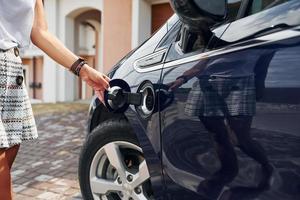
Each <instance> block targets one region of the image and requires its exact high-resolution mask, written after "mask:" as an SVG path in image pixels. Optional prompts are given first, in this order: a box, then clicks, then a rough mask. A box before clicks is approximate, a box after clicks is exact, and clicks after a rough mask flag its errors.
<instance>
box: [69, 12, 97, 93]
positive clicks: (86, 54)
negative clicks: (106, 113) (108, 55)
mask: <svg viewBox="0 0 300 200" xmlns="http://www.w3.org/2000/svg"><path fill="white" fill-rule="evenodd" d="M66 18H67V19H66V44H67V45H68V46H69V47H73V51H74V52H75V53H76V54H77V55H78V56H80V57H83V58H84V59H85V60H86V61H87V62H88V64H89V65H90V66H91V67H93V68H95V69H97V70H99V67H98V66H99V64H100V35H101V12H100V11H99V10H97V9H93V8H80V9H77V10H75V11H72V12H71V13H70V14H68V15H67V17H66ZM93 94H94V91H93V90H92V88H90V87H89V86H87V85H86V84H85V82H83V81H82V80H81V79H80V78H76V79H75V91H74V96H75V99H89V98H91V97H92V96H93Z"/></svg>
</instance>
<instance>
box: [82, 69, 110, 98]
mask: <svg viewBox="0 0 300 200" xmlns="http://www.w3.org/2000/svg"><path fill="white" fill-rule="evenodd" d="M79 76H80V78H82V80H84V81H85V82H86V83H87V84H88V85H89V86H91V87H92V88H93V89H94V90H95V94H96V95H97V97H98V98H99V99H100V101H101V102H102V103H103V102H104V94H103V93H104V91H105V90H106V89H108V88H109V81H110V79H109V78H108V77H107V76H106V75H105V74H102V73H100V72H98V71H97V70H95V69H93V68H92V67H90V66H88V65H87V64H85V65H83V66H82V68H81V70H80V73H79Z"/></svg>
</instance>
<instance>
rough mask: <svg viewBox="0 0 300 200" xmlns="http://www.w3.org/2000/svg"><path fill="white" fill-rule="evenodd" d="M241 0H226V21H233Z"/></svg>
mask: <svg viewBox="0 0 300 200" xmlns="http://www.w3.org/2000/svg"><path fill="white" fill-rule="evenodd" d="M241 3H242V0H228V3H227V22H231V21H234V20H235V19H236V17H237V15H238V12H239V9H240V7H241Z"/></svg>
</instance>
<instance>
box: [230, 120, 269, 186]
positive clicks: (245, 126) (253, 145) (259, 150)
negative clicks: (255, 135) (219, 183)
mask: <svg viewBox="0 0 300 200" xmlns="http://www.w3.org/2000/svg"><path fill="white" fill-rule="evenodd" d="M228 121H229V125H230V127H231V129H232V130H233V131H234V133H235V135H236V138H237V140H238V144H239V148H240V149H241V150H242V151H243V152H244V153H245V154H247V155H248V156H249V157H251V158H253V159H254V160H256V161H257V162H258V163H259V164H261V167H262V172H263V177H262V179H261V182H260V183H259V187H269V180H270V179H271V176H272V173H273V167H272V166H271V165H270V163H269V160H268V157H267V154H266V152H265V150H264V148H263V147H262V146H261V144H260V143H259V142H258V141H256V140H254V139H252V137H251V135H250V130H251V124H252V117H251V116H236V117H230V118H229V119H228Z"/></svg>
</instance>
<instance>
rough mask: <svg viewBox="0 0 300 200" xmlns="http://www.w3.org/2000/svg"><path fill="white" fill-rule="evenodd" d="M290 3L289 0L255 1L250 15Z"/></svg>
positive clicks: (250, 9) (249, 12)
mask: <svg viewBox="0 0 300 200" xmlns="http://www.w3.org/2000/svg"><path fill="white" fill-rule="evenodd" d="M288 1H289V0H253V1H252V4H251V6H250V8H249V11H248V15H252V14H255V13H258V12H260V11H263V10H266V9H269V8H272V7H274V6H277V5H279V4H282V3H285V2H288Z"/></svg>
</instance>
